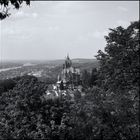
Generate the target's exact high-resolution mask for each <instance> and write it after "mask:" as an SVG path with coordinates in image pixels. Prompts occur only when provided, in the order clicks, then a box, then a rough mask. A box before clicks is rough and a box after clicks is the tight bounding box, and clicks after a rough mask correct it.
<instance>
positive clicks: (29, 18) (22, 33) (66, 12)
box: [0, 1, 139, 60]
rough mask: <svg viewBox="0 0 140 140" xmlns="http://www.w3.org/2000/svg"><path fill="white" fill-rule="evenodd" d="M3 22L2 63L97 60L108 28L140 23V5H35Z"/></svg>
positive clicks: (0, 25) (0, 29)
mask: <svg viewBox="0 0 140 140" xmlns="http://www.w3.org/2000/svg"><path fill="white" fill-rule="evenodd" d="M10 12H11V16H10V17H8V18H6V19H5V20H3V21H0V55H1V56H0V58H1V60H52V59H63V58H65V56H66V55H67V53H68V54H69V56H70V57H71V58H94V56H95V55H97V52H98V50H104V48H105V46H106V41H105V39H104V36H105V35H107V34H108V32H109V30H108V29H109V28H116V27H117V26H120V25H121V26H123V27H124V28H126V27H127V26H129V25H130V22H132V21H136V20H139V2H138V1H133V2H132V1H110V2H109V1H32V2H31V5H30V6H25V4H24V5H23V6H22V7H21V8H20V9H19V10H15V9H13V8H12V7H11V9H10Z"/></svg>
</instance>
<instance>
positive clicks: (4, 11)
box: [0, 0, 30, 20]
mask: <svg viewBox="0 0 140 140" xmlns="http://www.w3.org/2000/svg"><path fill="white" fill-rule="evenodd" d="M23 2H25V3H26V4H27V5H30V0H0V20H3V19H5V18H6V17H8V16H10V13H9V10H10V6H11V5H12V6H13V7H14V8H15V9H19V8H20V7H21V5H22V4H23Z"/></svg>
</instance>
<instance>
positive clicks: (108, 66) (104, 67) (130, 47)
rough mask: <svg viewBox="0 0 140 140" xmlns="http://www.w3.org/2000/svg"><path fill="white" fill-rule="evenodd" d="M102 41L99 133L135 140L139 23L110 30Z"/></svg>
mask: <svg viewBox="0 0 140 140" xmlns="http://www.w3.org/2000/svg"><path fill="white" fill-rule="evenodd" d="M105 38H106V41H107V45H106V47H105V52H102V51H99V52H98V55H97V59H98V60H99V62H100V68H99V71H98V74H99V76H98V78H99V79H98V86H99V87H100V88H102V89H103V91H104V94H103V96H104V100H103V104H102V106H101V110H102V113H101V114H102V117H101V118H102V125H103V129H102V134H103V135H105V134H107V133H106V130H109V131H110V132H111V133H110V134H111V135H110V134H108V136H110V137H115V138H116V139H138V137H139V132H138V130H139V120H138V114H139V107H138V106H139V67H140V63H139V49H140V48H139V41H140V40H139V21H135V22H132V23H131V25H130V26H128V27H127V28H126V29H124V28H122V27H121V26H119V27H117V28H115V29H110V33H109V34H108V36H106V37H105ZM105 137H106V135H105ZM107 138H108V137H107Z"/></svg>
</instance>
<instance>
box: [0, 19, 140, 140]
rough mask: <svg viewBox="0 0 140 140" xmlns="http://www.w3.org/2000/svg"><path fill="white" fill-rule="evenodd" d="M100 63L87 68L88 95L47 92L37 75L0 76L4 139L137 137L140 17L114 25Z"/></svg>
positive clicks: (0, 133)
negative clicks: (47, 96) (48, 96)
mask: <svg viewBox="0 0 140 140" xmlns="http://www.w3.org/2000/svg"><path fill="white" fill-rule="evenodd" d="M105 39H106V42H107V43H106V47H105V51H104V52H102V51H101V50H99V51H98V54H97V56H96V57H97V60H98V61H99V68H98V69H93V70H92V72H90V73H89V72H88V71H84V74H83V77H82V86H83V87H84V92H85V96H81V93H80V92H76V93H75V95H74V100H71V99H70V97H69V96H68V94H67V96H59V97H58V98H55V99H48V100H46V99H45V98H44V96H43V95H44V93H45V91H46V89H47V85H46V84H45V82H41V81H39V80H38V79H37V78H36V77H33V76H23V77H16V78H13V79H8V80H3V81H0V139H46V140H94V139H98V140H108V139H110V140H136V139H138V138H139V118H138V115H139V68H140V64H139V49H140V47H139V41H140V40H139V21H135V22H132V23H131V24H130V25H129V26H128V27H127V28H123V27H121V26H119V27H117V28H115V29H110V32H109V34H108V36H106V37H105Z"/></svg>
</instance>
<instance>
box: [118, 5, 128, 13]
mask: <svg viewBox="0 0 140 140" xmlns="http://www.w3.org/2000/svg"><path fill="white" fill-rule="evenodd" d="M117 9H118V10H119V11H122V12H128V9H127V8H125V7H123V6H118V7H117Z"/></svg>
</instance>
